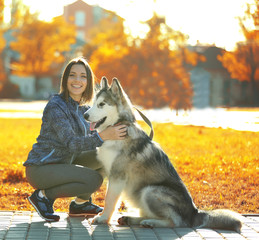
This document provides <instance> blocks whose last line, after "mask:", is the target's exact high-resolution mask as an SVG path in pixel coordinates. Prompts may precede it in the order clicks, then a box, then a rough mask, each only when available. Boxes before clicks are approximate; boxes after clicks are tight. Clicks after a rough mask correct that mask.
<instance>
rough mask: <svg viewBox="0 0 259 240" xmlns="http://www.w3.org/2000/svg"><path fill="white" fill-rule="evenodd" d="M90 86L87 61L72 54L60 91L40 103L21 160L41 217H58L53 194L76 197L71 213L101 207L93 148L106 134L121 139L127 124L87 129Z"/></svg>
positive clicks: (98, 169) (98, 168) (91, 79)
mask: <svg viewBox="0 0 259 240" xmlns="http://www.w3.org/2000/svg"><path fill="white" fill-rule="evenodd" d="M93 86H94V75H93V72H92V70H91V68H90V66H89V64H88V62H87V61H86V60H85V59H84V58H83V57H78V58H74V59H72V60H71V61H70V62H69V63H68V64H67V66H66V68H65V70H64V73H63V75H62V78H61V89H60V93H59V94H56V95H54V96H53V97H52V98H51V99H50V100H49V102H48V103H47V105H46V107H45V108H44V111H43V117H42V125H41V131H40V135H39V136H38V138H37V143H35V144H34V145H33V147H32V150H31V151H30V152H29V155H28V158H27V161H26V162H25V163H24V166H25V167H26V177H27V180H28V182H29V183H30V184H31V186H33V187H34V188H36V190H35V191H34V193H33V194H32V195H31V196H30V197H29V198H28V200H29V201H30V203H31V204H32V206H33V207H34V208H35V210H36V211H37V212H38V214H39V215H40V216H41V217H42V218H43V219H45V220H46V221H49V222H53V221H59V219H60V217H59V216H58V215H56V214H54V210H53V204H54V201H55V200H56V199H57V198H65V197H76V199H75V201H72V202H71V204H70V207H69V214H70V215H71V216H81V215H84V216H85V215H95V214H97V213H99V212H101V211H102V208H100V207H99V206H97V205H94V204H93V203H92V201H91V194H92V193H93V192H95V191H96V190H97V189H98V188H99V187H100V186H101V184H102V180H103V178H102V174H101V173H102V166H101V165H100V163H99V162H98V161H97V160H96V154H95V149H96V147H99V146H101V145H102V144H103V142H104V141H105V140H120V139H122V138H121V132H125V128H126V126H123V125H121V126H120V127H118V126H115V127H112V126H111V127H109V128H107V129H106V130H104V131H102V132H100V134H99V133H98V132H97V131H91V130H90V124H89V123H88V122H86V121H85V120H84V117H83V114H84V113H85V112H86V110H87V109H88V108H89V106H88V105H86V104H87V103H88V102H89V101H90V100H91V99H92V97H93ZM46 176H48V177H47V178H46Z"/></svg>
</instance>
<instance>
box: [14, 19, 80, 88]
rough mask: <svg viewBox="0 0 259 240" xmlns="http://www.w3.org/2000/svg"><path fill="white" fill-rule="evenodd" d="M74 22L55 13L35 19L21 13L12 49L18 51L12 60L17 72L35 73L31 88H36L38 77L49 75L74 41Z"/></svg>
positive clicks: (23, 73)
mask: <svg viewBox="0 0 259 240" xmlns="http://www.w3.org/2000/svg"><path fill="white" fill-rule="evenodd" d="M75 35H76V34H75V29H74V26H72V25H69V24H67V23H66V22H65V20H64V19H63V17H61V16H60V17H56V18H54V19H53V20H52V22H45V21H40V20H38V19H37V18H36V17H35V16H33V15H29V14H28V15H27V16H24V19H23V25H22V26H21V28H20V29H19V30H16V32H15V37H16V41H15V42H12V44H11V47H12V49H13V50H15V51H17V52H18V53H19V54H20V57H19V59H18V60H16V61H14V62H13V64H12V69H13V71H14V73H15V74H17V75H33V76H35V89H36V91H38V90H39V88H40V86H39V79H40V78H41V77H43V76H47V75H51V74H53V73H54V72H56V71H57V69H59V67H60V66H59V64H60V63H63V62H64V53H65V52H67V51H69V50H70V46H71V44H73V43H74V42H75V39H76V37H75Z"/></svg>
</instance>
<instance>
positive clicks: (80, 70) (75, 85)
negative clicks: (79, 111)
mask: <svg viewBox="0 0 259 240" xmlns="http://www.w3.org/2000/svg"><path fill="white" fill-rule="evenodd" d="M86 86H87V76H86V69H85V67H84V65H83V64H74V65H73V66H72V68H71V70H70V74H69V76H68V81H67V89H68V91H69V95H70V97H72V98H73V99H74V100H75V101H77V102H80V100H81V97H82V94H83V92H84V91H85V89H86Z"/></svg>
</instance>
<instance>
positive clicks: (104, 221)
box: [92, 215, 109, 224]
mask: <svg viewBox="0 0 259 240" xmlns="http://www.w3.org/2000/svg"><path fill="white" fill-rule="evenodd" d="M108 222H109V219H108V218H106V217H104V216H103V215H96V216H95V217H94V218H93V219H92V224H107V223H108Z"/></svg>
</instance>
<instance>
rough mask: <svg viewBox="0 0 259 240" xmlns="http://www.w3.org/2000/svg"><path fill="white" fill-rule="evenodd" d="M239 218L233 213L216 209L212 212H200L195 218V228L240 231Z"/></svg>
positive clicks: (240, 223)
mask: <svg viewBox="0 0 259 240" xmlns="http://www.w3.org/2000/svg"><path fill="white" fill-rule="evenodd" d="M240 219H241V216H240V215H239V214H238V213H236V212H233V211H230V210H224V209H218V210H212V211H203V210H200V211H198V213H197V214H196V216H195V219H194V226H195V227H206V228H214V229H225V230H234V231H236V232H238V233H240V231H241V227H242V222H241V220H240Z"/></svg>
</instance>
